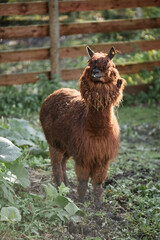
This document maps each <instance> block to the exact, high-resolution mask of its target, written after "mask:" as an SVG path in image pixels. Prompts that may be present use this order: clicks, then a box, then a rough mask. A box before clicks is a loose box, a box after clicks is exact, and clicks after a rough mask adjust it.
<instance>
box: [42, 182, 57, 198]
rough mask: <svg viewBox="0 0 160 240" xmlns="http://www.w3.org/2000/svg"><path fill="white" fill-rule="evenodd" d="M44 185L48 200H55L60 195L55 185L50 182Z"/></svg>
mask: <svg viewBox="0 0 160 240" xmlns="http://www.w3.org/2000/svg"><path fill="white" fill-rule="evenodd" d="M43 187H44V190H45V192H46V199H47V200H53V199H55V198H56V197H57V196H58V192H57V189H56V188H55V187H54V186H52V185H51V184H50V183H48V185H46V184H43Z"/></svg>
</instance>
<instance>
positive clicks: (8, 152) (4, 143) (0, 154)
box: [0, 137, 21, 162]
mask: <svg viewBox="0 0 160 240" xmlns="http://www.w3.org/2000/svg"><path fill="white" fill-rule="evenodd" d="M19 156H21V150H20V149H19V148H18V147H16V146H15V145H14V144H13V143H12V142H11V141H9V140H8V139H6V138H3V137H0V161H1V162H11V161H15V160H16V159H17V158H18V157H19Z"/></svg>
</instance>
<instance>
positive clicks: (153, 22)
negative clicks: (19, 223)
mask: <svg viewBox="0 0 160 240" xmlns="http://www.w3.org/2000/svg"><path fill="white" fill-rule="evenodd" d="M159 27H160V18H149V19H148V18H142V19H127V20H112V21H102V22H85V23H68V24H60V35H61V36H62V35H73V34H87V33H88V34H91V33H110V32H122V31H130V30H142V29H149V28H159ZM45 36H49V25H47V24H46V25H30V26H16V27H1V28H0V39H2V40H3V39H19V38H31V37H45Z"/></svg>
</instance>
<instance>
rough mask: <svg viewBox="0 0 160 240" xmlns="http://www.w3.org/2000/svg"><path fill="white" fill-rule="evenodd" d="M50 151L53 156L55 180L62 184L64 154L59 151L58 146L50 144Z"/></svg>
mask: <svg viewBox="0 0 160 240" xmlns="http://www.w3.org/2000/svg"><path fill="white" fill-rule="evenodd" d="M49 153H50V158H51V166H52V172H53V176H54V181H55V184H56V186H57V187H58V186H60V185H61V183H62V181H63V171H62V166H61V162H62V157H63V154H62V153H61V152H59V151H58V150H57V149H56V148H54V147H52V146H51V145H49Z"/></svg>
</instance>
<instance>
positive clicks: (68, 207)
mask: <svg viewBox="0 0 160 240" xmlns="http://www.w3.org/2000/svg"><path fill="white" fill-rule="evenodd" d="M64 209H65V210H66V211H67V212H68V213H69V214H70V215H71V216H73V215H75V214H76V212H77V211H78V210H79V208H78V207H77V206H76V205H75V204H74V203H72V202H70V203H68V204H67V205H66V206H65V208H64Z"/></svg>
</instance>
